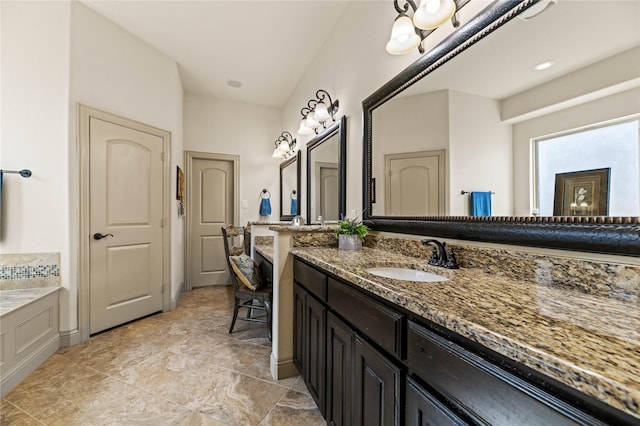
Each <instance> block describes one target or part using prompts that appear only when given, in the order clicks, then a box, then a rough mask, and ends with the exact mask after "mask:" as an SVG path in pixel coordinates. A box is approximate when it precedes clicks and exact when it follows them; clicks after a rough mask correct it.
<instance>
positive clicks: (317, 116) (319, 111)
mask: <svg viewBox="0 0 640 426" xmlns="http://www.w3.org/2000/svg"><path fill="white" fill-rule="evenodd" d="M329 117H330V115H329V111H328V109H327V104H325V103H324V101H320V102H318V103H317V104H316V107H315V109H314V110H313V119H314V120H316V121H327V119H328V118H329Z"/></svg>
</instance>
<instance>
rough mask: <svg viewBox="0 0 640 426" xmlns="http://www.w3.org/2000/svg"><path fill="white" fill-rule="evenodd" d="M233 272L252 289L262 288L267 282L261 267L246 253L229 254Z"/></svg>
mask: <svg viewBox="0 0 640 426" xmlns="http://www.w3.org/2000/svg"><path fill="white" fill-rule="evenodd" d="M229 260H230V262H231V267H232V268H233V272H235V274H236V275H237V276H238V279H239V280H240V282H242V284H244V285H245V286H247V288H249V289H250V290H253V291H257V290H260V289H261V288H262V287H263V286H264V283H265V280H264V277H263V276H262V272H260V268H258V265H256V264H255V262H254V261H253V259H252V258H251V257H249V256H247V255H246V254H241V255H240V256H229Z"/></svg>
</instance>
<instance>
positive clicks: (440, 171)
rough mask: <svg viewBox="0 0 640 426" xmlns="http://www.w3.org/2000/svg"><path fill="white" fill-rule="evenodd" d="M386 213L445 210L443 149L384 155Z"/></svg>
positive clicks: (419, 213)
mask: <svg viewBox="0 0 640 426" xmlns="http://www.w3.org/2000/svg"><path fill="white" fill-rule="evenodd" d="M385 176H386V179H385V210H384V211H385V215H387V216H436V215H440V214H443V213H444V211H443V210H444V209H443V207H444V191H445V186H444V151H443V150H439V151H423V152H408V153H400V154H388V155H385Z"/></svg>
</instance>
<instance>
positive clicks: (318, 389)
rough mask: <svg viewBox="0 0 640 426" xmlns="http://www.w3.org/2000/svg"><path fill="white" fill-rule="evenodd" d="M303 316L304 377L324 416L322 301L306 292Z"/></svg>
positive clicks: (324, 312) (324, 346)
mask: <svg viewBox="0 0 640 426" xmlns="http://www.w3.org/2000/svg"><path fill="white" fill-rule="evenodd" d="M304 317H305V319H304V326H305V328H304V339H305V355H304V357H305V363H304V364H303V365H304V378H305V382H306V384H307V389H309V393H310V394H311V396H312V397H313V399H314V400H315V401H316V405H317V406H318V408H319V409H320V412H321V413H322V415H323V416H324V413H325V411H324V408H325V407H324V385H325V372H326V364H325V351H326V343H325V342H326V340H325V339H326V335H325V324H326V309H325V307H324V306H323V305H322V303H320V302H319V301H318V300H316V299H315V298H314V297H313V296H311V295H310V294H308V293H307V294H306V295H305V315H304Z"/></svg>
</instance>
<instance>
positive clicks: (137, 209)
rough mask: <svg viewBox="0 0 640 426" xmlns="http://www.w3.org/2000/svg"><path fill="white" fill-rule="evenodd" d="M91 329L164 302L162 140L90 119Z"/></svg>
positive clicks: (157, 308)
mask: <svg viewBox="0 0 640 426" xmlns="http://www.w3.org/2000/svg"><path fill="white" fill-rule="evenodd" d="M89 126H90V129H89V139H90V142H89V144H90V148H89V149H90V151H89V156H90V183H89V185H90V202H89V222H90V225H89V228H90V236H89V238H90V239H91V242H90V245H89V256H90V281H91V283H90V332H91V333H92V334H93V333H96V332H99V331H102V330H105V329H108V328H111V327H114V326H116V325H120V324H123V323H125V322H128V321H131V320H133V319H136V318H140V317H143V316H145V315H148V314H151V313H154V312H158V311H161V310H162V307H163V297H162V292H163V283H162V280H163V229H162V228H163V226H164V223H163V159H164V158H163V157H164V155H163V149H164V148H163V139H162V138H161V137H159V136H156V135H152V134H150V133H146V132H143V131H139V130H135V129H132V128H128V127H126V126H123V125H120V124H115V123H112V122H109V121H106V120H101V119H98V118H95V117H91V118H90V121H89Z"/></svg>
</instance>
